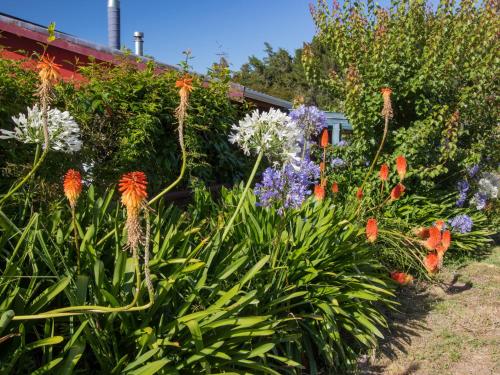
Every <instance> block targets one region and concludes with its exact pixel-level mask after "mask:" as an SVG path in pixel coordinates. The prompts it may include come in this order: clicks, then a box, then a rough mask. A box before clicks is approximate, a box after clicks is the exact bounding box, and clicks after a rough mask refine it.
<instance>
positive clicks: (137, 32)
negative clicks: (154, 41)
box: [134, 31, 144, 38]
mask: <svg viewBox="0 0 500 375" xmlns="http://www.w3.org/2000/svg"><path fill="white" fill-rule="evenodd" d="M143 37H144V33H143V32H142V31H134V38H143Z"/></svg>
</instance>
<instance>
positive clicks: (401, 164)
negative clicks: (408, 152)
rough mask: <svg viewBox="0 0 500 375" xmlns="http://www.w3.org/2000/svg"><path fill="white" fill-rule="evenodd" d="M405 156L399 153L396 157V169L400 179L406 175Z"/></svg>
mask: <svg viewBox="0 0 500 375" xmlns="http://www.w3.org/2000/svg"><path fill="white" fill-rule="evenodd" d="M406 167H407V164H406V158H405V157H404V156H403V155H399V156H398V157H397V158H396V170H397V172H398V175H399V179H400V180H401V181H402V180H403V179H404V178H405V175H406Z"/></svg>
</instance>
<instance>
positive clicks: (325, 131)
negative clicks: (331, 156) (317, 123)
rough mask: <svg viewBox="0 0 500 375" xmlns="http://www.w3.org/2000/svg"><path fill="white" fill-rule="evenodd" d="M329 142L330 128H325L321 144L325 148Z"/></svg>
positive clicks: (322, 132)
mask: <svg viewBox="0 0 500 375" xmlns="http://www.w3.org/2000/svg"><path fill="white" fill-rule="evenodd" d="M328 143H329V141H328V129H326V128H325V129H323V130H322V131H321V140H320V143H319V145H320V146H321V147H323V148H325V147H326V146H328Z"/></svg>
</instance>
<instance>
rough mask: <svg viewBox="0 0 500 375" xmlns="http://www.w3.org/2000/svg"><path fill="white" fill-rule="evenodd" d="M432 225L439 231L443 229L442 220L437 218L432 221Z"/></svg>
mask: <svg viewBox="0 0 500 375" xmlns="http://www.w3.org/2000/svg"><path fill="white" fill-rule="evenodd" d="M434 226H435V227H436V228H437V229H439V230H440V231H442V230H443V229H444V226H445V224H444V221H443V220H437V221H436V222H435V223H434Z"/></svg>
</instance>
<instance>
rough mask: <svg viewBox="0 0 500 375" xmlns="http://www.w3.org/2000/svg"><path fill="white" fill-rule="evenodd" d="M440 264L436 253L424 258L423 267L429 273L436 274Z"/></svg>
mask: <svg viewBox="0 0 500 375" xmlns="http://www.w3.org/2000/svg"><path fill="white" fill-rule="evenodd" d="M440 263H441V262H440V260H439V257H438V256H437V254H436V253H429V254H427V256H426V257H425V258H424V266H425V269H426V270H427V272H429V273H436V272H437V271H438V270H439V265H440Z"/></svg>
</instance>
